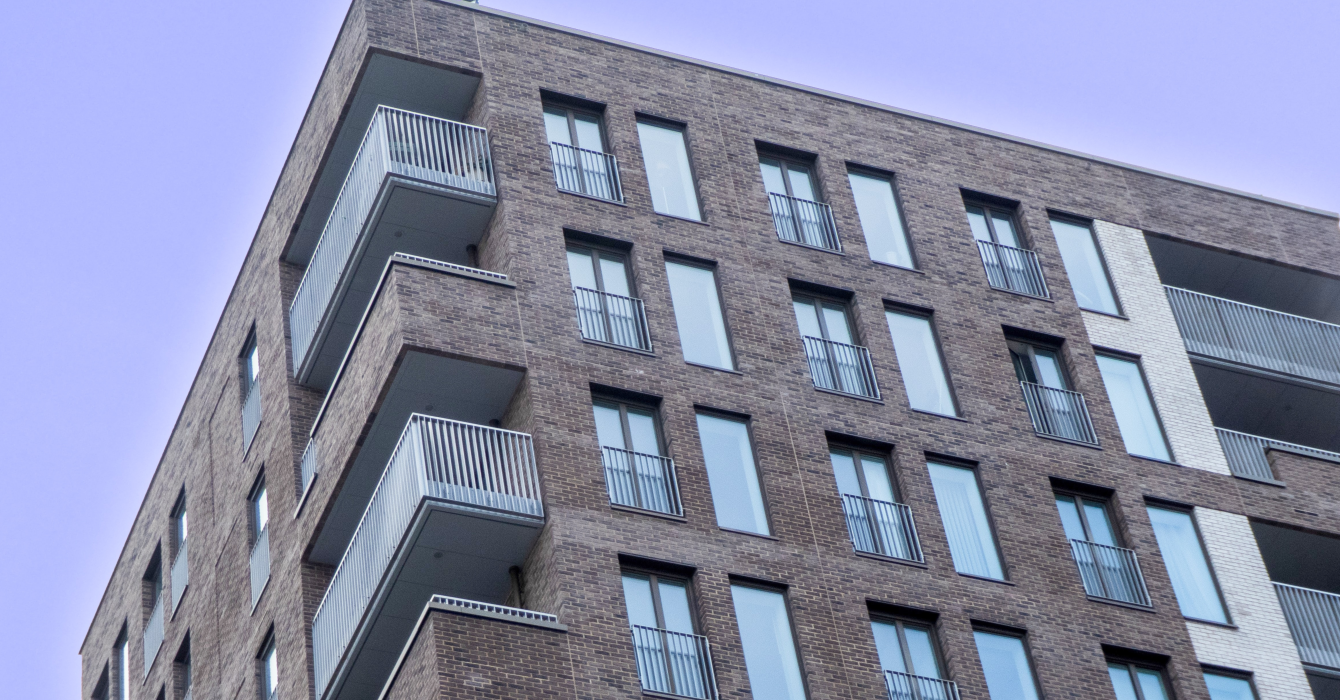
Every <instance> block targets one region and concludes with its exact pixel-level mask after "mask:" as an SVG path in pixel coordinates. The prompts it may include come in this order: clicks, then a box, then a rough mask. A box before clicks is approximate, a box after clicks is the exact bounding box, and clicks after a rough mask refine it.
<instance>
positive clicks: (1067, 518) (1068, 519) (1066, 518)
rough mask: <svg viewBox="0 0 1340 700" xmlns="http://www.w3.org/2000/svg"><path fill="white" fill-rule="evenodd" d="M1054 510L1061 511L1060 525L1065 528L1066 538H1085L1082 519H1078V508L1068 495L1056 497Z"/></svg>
mask: <svg viewBox="0 0 1340 700" xmlns="http://www.w3.org/2000/svg"><path fill="white" fill-rule="evenodd" d="M1056 510H1058V511H1060V512H1061V527H1063V528H1065V536H1066V539H1070V540H1087V539H1089V538H1088V537H1087V536H1086V535H1085V533H1084V521H1082V520H1080V517H1079V508H1077V507H1076V506H1075V499H1074V498H1071V497H1070V496H1057V497H1056Z"/></svg>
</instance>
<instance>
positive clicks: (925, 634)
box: [870, 619, 944, 700]
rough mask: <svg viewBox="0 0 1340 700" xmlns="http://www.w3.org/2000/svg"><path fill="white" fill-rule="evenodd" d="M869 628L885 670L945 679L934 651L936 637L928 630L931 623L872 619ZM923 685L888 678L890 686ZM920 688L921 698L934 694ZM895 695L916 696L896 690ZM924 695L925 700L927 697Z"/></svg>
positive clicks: (881, 664)
mask: <svg viewBox="0 0 1340 700" xmlns="http://www.w3.org/2000/svg"><path fill="white" fill-rule="evenodd" d="M870 628H871V631H872V632H873V633H874V635H875V651H877V652H879V665H880V668H881V670H883V671H884V672H885V673H889V672H893V673H895V674H907V675H910V676H920V677H922V678H937V679H938V678H944V675H943V671H942V670H941V666H940V657H939V654H937V653H936V651H935V637H934V634H933V633H932V632H931V627H930V625H926V624H921V623H915V622H904V621H902V620H892V619H890V620H873V621H871V623H870ZM914 685H915V686H922V685H923V684H919V683H913V682H907V681H901V682H900V681H890V682H889V686H890V688H891V689H895V690H896V689H897V688H900V687H907V688H910V687H911V686H914ZM918 690H921V691H922V697H926V696H927V695H930V698H934V697H935V695H934V694H928V693H926V692H925V691H926V690H927V688H925V687H918ZM896 697H905V698H907V699H908V700H911V699H912V698H913V697H915V695H913V694H912V693H906V694H904V693H897V694H896ZM930 698H927V700H930Z"/></svg>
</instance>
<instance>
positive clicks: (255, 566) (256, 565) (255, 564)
mask: <svg viewBox="0 0 1340 700" xmlns="http://www.w3.org/2000/svg"><path fill="white" fill-rule="evenodd" d="M269 580H270V526H269V525H266V526H265V527H263V528H261V531H260V533H259V534H258V535H256V544H254V545H252V546H251V608H252V609H253V610H254V609H256V603H257V602H259V601H260V599H261V593H262V592H263V591H264V590H265V584H266V582H268V581H269Z"/></svg>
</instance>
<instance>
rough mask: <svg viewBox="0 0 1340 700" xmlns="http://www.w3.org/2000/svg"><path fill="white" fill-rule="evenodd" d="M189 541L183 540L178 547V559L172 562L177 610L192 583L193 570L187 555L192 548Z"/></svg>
mask: <svg viewBox="0 0 1340 700" xmlns="http://www.w3.org/2000/svg"><path fill="white" fill-rule="evenodd" d="M190 543H191V541H190V540H189V539H187V540H182V541H181V544H179V545H177V558H176V559H173V560H172V609H173V610H176V609H177V606H178V605H179V604H180V603H181V597H182V596H183V595H185V594H186V586H187V584H189V583H190V582H191V569H190V564H189V561H190V560H189V558H188V556H187V554H186V550H187V548H188V547H189V546H190Z"/></svg>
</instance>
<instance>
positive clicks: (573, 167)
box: [549, 141, 623, 204]
mask: <svg viewBox="0 0 1340 700" xmlns="http://www.w3.org/2000/svg"><path fill="white" fill-rule="evenodd" d="M549 153H550V155H551V156H552V157H553V159H554V180H555V182H556V183H557V185H558V189H560V190H562V191H563V192H571V193H573V194H581V195H586V196H587V197H595V198H596V199H604V200H606V201H610V202H618V203H620V204H622V203H623V184H622V183H620V182H619V161H618V160H617V159H615V157H614V156H613V155H612V154H609V153H601V152H600V151H589V150H587V149H585V148H577V147H576V146H569V145H567V144H564V143H558V142H557V141H555V142H552V143H550V144H549Z"/></svg>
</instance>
